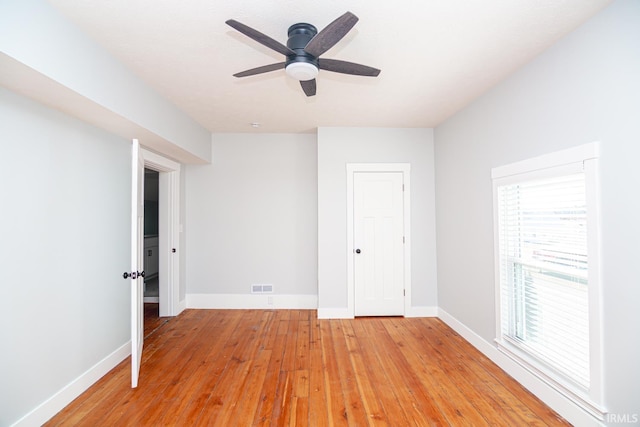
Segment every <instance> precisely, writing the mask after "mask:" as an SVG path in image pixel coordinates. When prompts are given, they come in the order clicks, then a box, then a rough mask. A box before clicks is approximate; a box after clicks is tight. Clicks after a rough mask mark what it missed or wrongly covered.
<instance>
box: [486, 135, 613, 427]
mask: <svg viewBox="0 0 640 427" xmlns="http://www.w3.org/2000/svg"><path fill="white" fill-rule="evenodd" d="M598 158H599V143H597V142H593V143H589V144H584V145H580V146H577V147H573V148H569V149H566V150H561V151H557V152H554V153H550V154H546V155H543V156H539V157H534V158H531V159H527V160H524V161H520V162H516V163H512V164H508V165H504V166H500V167H496V168H493V169H492V171H491V178H492V180H493V203H494V259H495V295H496V339H495V342H496V345H497V347H498V349H499V350H500V351H501V352H503V353H504V354H506V355H507V356H508V357H510V358H511V359H513V360H514V361H516V362H517V363H519V364H520V365H521V366H523V367H524V368H525V369H526V370H528V371H529V372H531V373H532V374H534V375H535V376H537V377H538V378H540V379H541V380H542V381H544V382H545V383H547V384H549V385H550V386H551V387H553V388H554V389H555V390H557V391H558V392H560V393H561V394H562V395H564V396H565V397H567V398H568V399H570V400H571V401H572V402H574V403H575V404H577V405H578V406H580V407H581V408H582V409H584V410H585V411H587V412H588V413H589V414H591V415H592V416H594V417H596V418H597V419H599V420H604V417H605V414H606V410H605V409H604V405H603V403H604V395H603V391H604V390H603V378H602V373H603V368H602V365H603V352H602V343H603V341H602V309H601V304H602V294H601V289H602V288H601V286H602V284H601V278H600V255H599V254H600V243H599V240H600V239H599V232H600V231H599V230H600V222H599V210H600V205H599V192H600V185H599V178H598ZM559 168H560V170H562V169H564V170H566V171H567V173H569V171H571V170H574V171H575V170H576V169H578V170H581V171H583V172H584V174H585V189H586V202H587V224H588V230H587V250H588V254H589V271H588V283H589V285H588V286H589V302H588V304H589V307H588V309H589V371H590V373H589V375H590V383H589V387H588V389H586V388H584V387H580V386H578V385H576V384H574V383H572V382H570V381H567V380H565V379H564V378H563V377H562V376H560V375H557V374H556V373H555V372H554V371H553V370H552V369H549V368H548V367H547V366H545V365H543V364H541V363H539V362H538V361H537V360H536V359H534V358H533V357H528V356H527V355H526V353H524V352H523V351H522V350H520V349H519V348H517V347H516V346H514V345H512V344H511V343H510V342H509V341H508V340H506V339H504V338H503V337H502V325H501V289H500V288H501V286H500V248H499V240H500V238H499V207H498V188H499V187H501V186H504V185H509V184H514V183H517V182H525V181H530V180H533V179H540V178H544V177H549V176H553V175H555V176H557V175H558V170H559Z"/></svg>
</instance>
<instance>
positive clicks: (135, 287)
mask: <svg viewBox="0 0 640 427" xmlns="http://www.w3.org/2000/svg"><path fill="white" fill-rule="evenodd" d="M143 234H144V159H143V157H142V153H141V151H140V145H139V144H138V140H136V139H134V140H133V147H132V150H131V278H132V280H131V387H133V388H135V387H137V386H138V376H139V373H140V361H141V360H142V347H143V344H144V301H143V298H144V291H143V286H144V277H143V276H142V275H141V274H140V273H142V271H143V266H144V255H143V252H144V240H143Z"/></svg>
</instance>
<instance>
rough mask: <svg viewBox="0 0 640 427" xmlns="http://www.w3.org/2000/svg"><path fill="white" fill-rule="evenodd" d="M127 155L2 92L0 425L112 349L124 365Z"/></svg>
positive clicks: (121, 143)
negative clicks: (118, 354)
mask: <svg viewBox="0 0 640 427" xmlns="http://www.w3.org/2000/svg"><path fill="white" fill-rule="evenodd" d="M130 153H131V144H130V142H128V141H125V140H122V139H120V138H118V137H114V136H112V135H109V134H107V133H105V132H104V131H102V130H98V129H96V128H94V127H91V126H89V125H86V124H84V123H82V122H79V121H77V120H76V119H73V118H71V117H69V116H66V115H64V114H62V113H60V112H57V111H54V110H50V109H48V108H46V107H43V106H42V105H40V104H37V103H35V102H33V101H31V100H29V99H27V98H24V97H22V96H20V95H17V94H15V93H13V92H10V91H7V90H6V89H3V88H0V159H2V168H0V203H1V205H2V206H1V208H0V243H1V244H0V289H1V292H2V304H1V305H2V318H3V322H2V324H1V325H0V345H1V346H2V351H1V352H0V378H1V380H0V425H3V426H7V425H11V424H13V423H14V422H16V421H17V420H19V419H20V418H22V417H23V416H25V415H26V414H28V413H29V412H30V411H32V410H34V409H35V408H36V407H38V406H39V405H41V404H42V403H43V402H45V401H47V400H49V399H50V398H52V397H53V396H54V395H56V394H57V393H59V392H61V390H63V389H64V388H65V387H66V386H68V385H69V384H70V383H72V382H73V381H74V380H76V379H77V378H78V377H80V376H82V375H83V374H85V373H86V372H87V371H88V370H90V369H91V368H92V367H94V366H95V365H96V364H98V363H99V362H101V361H103V359H105V358H107V357H108V356H109V355H111V354H112V353H113V352H114V351H117V350H118V349H120V350H121V351H124V354H122V355H121V356H120V359H121V358H122V357H124V356H126V351H127V349H128V347H126V346H125V344H127V342H128V341H129V336H130V329H129V323H130V320H129V319H130V303H129V295H130V286H131V284H130V281H126V280H123V279H122V276H121V275H122V272H123V271H125V270H127V269H128V266H129V257H130V255H129V251H130V250H129V247H130V244H129V233H130V231H129V230H130V223H129V221H130V220H129V217H130V205H131V203H130V201H129V200H130V180H131V171H130V168H131V166H130V157H131V154H130ZM123 346H125V347H124V348H123ZM63 394H64V393H63ZM65 396H66V397H68V395H65ZM65 396H62V398H61V400H57V401H56V402H54V403H52V404H51V402H49V403H50V404H51V405H52V406H50V407H49V409H52V408H53V410H54V412H53V413H55V412H57V410H59V409H61V407H57V408H56V407H55V406H56V404H59V403H62V404H66V403H68V402H65V401H64V397H65ZM42 413H45V414H46V413H47V411H46V410H45V411H43V412H39V413H38V414H36V415H34V416H33V417H32V418H30V419H29V421H28V422H27V425H40V424H41V423H42V422H43V421H45V420H46V418H45V419H41V418H38V417H39V416H41V415H42ZM53 413H49V414H48V415H49V416H50V415H53Z"/></svg>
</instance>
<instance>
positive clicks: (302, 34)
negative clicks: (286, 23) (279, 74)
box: [285, 23, 318, 68]
mask: <svg viewBox="0 0 640 427" xmlns="http://www.w3.org/2000/svg"><path fill="white" fill-rule="evenodd" d="M316 34H318V30H317V28H316V27H314V26H313V25H311V24H306V23H299V24H293V25H292V26H290V27H289V30H288V31H287V35H288V37H289V39H288V40H287V47H288V48H289V49H291V50H292V51H294V52H295V53H296V54H295V55H289V56H287V61H286V64H285V68H286V67H288V66H289V65H290V64H293V63H295V62H303V63H307V64H311V65H313V66H314V67H316V68H318V58H316V57H315V56H313V55H310V54H308V53H307V52H305V50H304V48H305V47H306V46H307V43H309V41H310V40H311V39H312V38H314V37H315V35H316Z"/></svg>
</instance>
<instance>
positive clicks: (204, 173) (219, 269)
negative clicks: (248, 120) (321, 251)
mask: <svg viewBox="0 0 640 427" xmlns="http://www.w3.org/2000/svg"><path fill="white" fill-rule="evenodd" d="M213 152H214V161H213V164H211V165H206V166H196V165H189V166H187V167H186V174H185V175H186V177H185V178H186V179H185V181H186V183H185V193H186V194H185V197H186V229H185V233H186V242H187V253H186V258H187V259H186V280H187V285H186V292H187V304H188V305H189V306H211V305H213V306H218V307H220V306H225V305H224V304H225V303H229V298H231V297H230V296H229V295H236V296H237V295H243V294H244V295H245V297H244V299H243V300H242V302H243V303H244V306H245V307H251V306H255V305H254V304H253V303H251V302H250V301H251V297H250V296H249V295H246V294H249V292H250V286H251V284H273V285H274V290H275V293H274V305H277V306H282V304H284V303H283V302H282V301H283V298H284V297H283V295H302V296H307V297H308V298H310V300H309V301H311V300H312V301H313V304H314V308H315V304H316V301H317V298H316V295H317V249H316V248H317V185H316V183H317V178H316V136H315V135H309V134H300V135H295V134H217V135H214V138H213ZM224 294H226V295H227V297H224V296H222V297H219V298H218V299H217V300H216V299H215V298H213V297H211V296H212V295H214V296H215V295H224ZM207 296H209V297H207ZM216 298H217V297H216ZM225 298H227V299H226V300H225ZM263 299H265V300H266V297H265V298H263ZM209 302H210V303H209Z"/></svg>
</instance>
